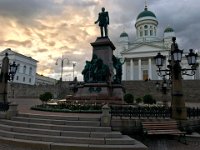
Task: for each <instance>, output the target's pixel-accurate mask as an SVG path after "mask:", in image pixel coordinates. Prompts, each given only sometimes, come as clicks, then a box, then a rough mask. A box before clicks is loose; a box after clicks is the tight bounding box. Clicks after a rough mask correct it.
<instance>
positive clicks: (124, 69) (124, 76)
mask: <svg viewBox="0 0 200 150" xmlns="http://www.w3.org/2000/svg"><path fill="white" fill-rule="evenodd" d="M122 70H123V74H122V80H126V61H125V62H124V64H123V66H122Z"/></svg>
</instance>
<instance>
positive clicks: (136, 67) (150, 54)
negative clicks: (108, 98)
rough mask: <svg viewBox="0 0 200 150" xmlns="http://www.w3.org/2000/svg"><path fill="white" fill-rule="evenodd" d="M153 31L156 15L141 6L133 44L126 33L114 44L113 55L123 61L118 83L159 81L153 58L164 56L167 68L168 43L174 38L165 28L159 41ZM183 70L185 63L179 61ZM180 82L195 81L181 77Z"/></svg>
mask: <svg viewBox="0 0 200 150" xmlns="http://www.w3.org/2000/svg"><path fill="white" fill-rule="evenodd" d="M157 27H158V20H157V18H156V15H155V14H154V13H153V12H152V11H149V10H148V8H147V6H145V8H144V11H142V12H141V13H139V15H138V16H137V19H136V23H135V29H136V39H135V41H132V42H131V41H130V40H129V36H128V34H127V33H126V32H123V33H121V35H120V38H119V42H118V43H117V44H116V46H117V49H116V50H115V55H116V56H117V57H119V58H122V60H123V61H124V64H123V75H122V80H147V79H150V80H158V79H160V77H159V76H158V75H157V72H156V70H157V67H156V65H155V61H154V57H155V56H156V55H157V53H158V52H160V53H161V54H162V55H164V56H166V58H167V59H166V62H165V65H166V66H167V64H168V57H169V52H170V47H171V39H172V37H174V36H175V32H174V30H173V29H172V28H170V27H167V28H166V29H165V30H164V33H163V35H164V36H163V37H162V38H160V37H158V34H157ZM184 64H185V65H184ZM183 66H184V67H188V66H187V61H186V59H185V60H183ZM198 72H199V70H198ZM183 78H187V79H194V78H195V77H186V76H184V77H183Z"/></svg>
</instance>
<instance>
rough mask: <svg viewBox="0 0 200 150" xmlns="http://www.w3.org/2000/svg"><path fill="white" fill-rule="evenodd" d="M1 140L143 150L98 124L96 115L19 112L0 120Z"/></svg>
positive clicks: (69, 148) (49, 148)
mask: <svg viewBox="0 0 200 150" xmlns="http://www.w3.org/2000/svg"><path fill="white" fill-rule="evenodd" d="M0 141H3V142H6V143H8V144H14V145H18V146H21V147H27V148H32V149H34V150H36V149H37V150H94V149H95V150H144V149H146V146H145V145H143V144H142V143H140V142H138V141H136V140H134V139H132V138H130V137H129V136H126V135H122V134H121V133H120V132H116V131H111V127H101V126H100V121H99V118H89V116H88V117H64V116H44V115H34V114H19V115H18V116H17V117H13V118H12V119H11V120H6V119H0Z"/></svg>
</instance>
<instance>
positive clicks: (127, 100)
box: [124, 93, 134, 104]
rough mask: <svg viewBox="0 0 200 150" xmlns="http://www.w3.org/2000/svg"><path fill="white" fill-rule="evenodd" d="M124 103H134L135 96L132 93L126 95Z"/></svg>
mask: <svg viewBox="0 0 200 150" xmlns="http://www.w3.org/2000/svg"><path fill="white" fill-rule="evenodd" d="M124 101H125V102H126V103H128V104H132V103H133V101H134V96H133V95H132V94H130V93H127V94H125V95H124Z"/></svg>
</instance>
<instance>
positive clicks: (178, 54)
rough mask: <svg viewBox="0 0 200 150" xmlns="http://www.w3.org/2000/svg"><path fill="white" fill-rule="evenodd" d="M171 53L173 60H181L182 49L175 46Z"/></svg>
mask: <svg viewBox="0 0 200 150" xmlns="http://www.w3.org/2000/svg"><path fill="white" fill-rule="evenodd" d="M171 54H172V57H173V60H174V61H175V62H181V60H182V54H183V50H180V49H178V48H177V49H175V50H174V51H172V52H171Z"/></svg>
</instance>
